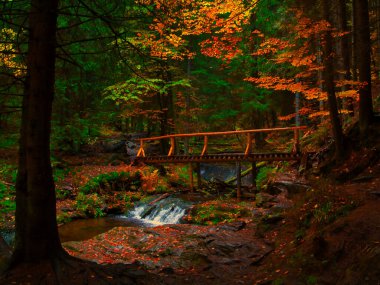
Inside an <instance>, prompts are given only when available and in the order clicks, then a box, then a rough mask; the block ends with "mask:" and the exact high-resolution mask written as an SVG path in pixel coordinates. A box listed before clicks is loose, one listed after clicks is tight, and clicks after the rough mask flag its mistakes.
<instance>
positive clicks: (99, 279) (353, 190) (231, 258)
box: [0, 141, 380, 285]
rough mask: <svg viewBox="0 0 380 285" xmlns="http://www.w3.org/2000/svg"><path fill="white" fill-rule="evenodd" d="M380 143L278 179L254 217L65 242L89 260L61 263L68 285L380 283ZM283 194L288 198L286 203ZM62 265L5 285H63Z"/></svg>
mask: <svg viewBox="0 0 380 285" xmlns="http://www.w3.org/2000/svg"><path fill="white" fill-rule="evenodd" d="M379 146H380V144H379V142H378V141H376V142H375V143H374V144H373V145H372V146H371V147H370V148H366V149H361V150H360V151H359V152H355V151H353V152H352V154H351V156H350V157H349V158H347V160H346V162H345V163H344V164H343V165H340V166H339V167H335V168H334V167H331V166H330V167H328V168H327V169H322V170H318V171H310V173H309V174H308V175H307V179H306V180H305V178H301V177H300V176H298V175H297V174H296V173H295V172H294V171H293V172H292V171H290V172H289V173H287V174H279V175H278V176H277V177H276V178H274V179H273V180H272V182H271V184H272V187H268V191H267V193H265V195H264V196H263V197H264V199H263V200H264V201H262V205H261V207H260V210H259V211H255V210H254V211H253V212H252V217H250V218H246V217H244V218H240V219H237V220H236V221H235V222H229V223H228V222H225V223H222V224H219V225H208V226H199V225H193V224H180V225H166V226H159V227H155V228H145V229H144V228H128V227H117V228H114V229H112V230H111V231H109V232H106V233H104V234H102V235H100V236H97V237H94V238H92V239H90V240H86V241H83V242H68V243H64V247H65V248H66V250H67V251H68V252H69V253H70V254H71V255H72V256H75V257H78V258H82V259H86V260H89V262H84V263H75V262H77V261H73V262H68V263H64V265H61V266H58V267H59V268H60V270H59V271H60V272H61V275H62V272H65V274H64V275H66V279H65V278H63V279H62V280H66V281H61V283H62V284H210V285H211V284H257V285H265V284H274V285H280V284H292V285H293V284H295V285H296V284H306V285H313V284H358V285H361V284H368V285H379V284H380V266H379V264H380V263H379V261H380V161H379ZM91 161H92V163H94V161H93V160H91ZM95 168H96V167H95ZM99 169H101V168H99ZM99 171H101V170H99ZM326 173H327V174H326ZM283 187H285V188H287V189H286V196H287V197H286V198H287V199H285V200H281V199H278V198H279V197H281V193H283V192H281V191H282V190H281V189H283ZM276 191H278V192H279V193H274V192H276ZM273 197H275V199H272V198H273ZM274 200H275V201H277V203H273V201H274ZM289 201H290V203H291V207H289ZM275 208H276V209H275ZM93 261H95V262H97V263H93ZM70 263H72V264H76V265H70ZM53 267H54V266H52V265H50V264H39V265H38V264H35V265H33V266H26V267H23V268H21V269H18V271H14V272H11V274H10V275H7V276H5V277H4V278H3V279H0V284H59V282H60V281H59V280H61V279H60V278H58V279H57V278H53V277H51V274H52V273H51V272H52V271H54V270H55V271H57V270H56V266H55V267H54V268H55V269H53ZM36 272H39V273H37V274H36ZM58 275H59V274H58Z"/></svg>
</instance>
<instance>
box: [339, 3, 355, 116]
mask: <svg viewBox="0 0 380 285" xmlns="http://www.w3.org/2000/svg"><path fill="white" fill-rule="evenodd" d="M337 10H338V15H339V16H338V25H339V30H340V31H341V32H344V33H347V34H346V35H344V36H342V37H341V38H340V40H339V45H340V49H339V51H340V58H341V66H340V68H341V69H342V72H341V73H340V74H341V79H342V80H350V79H351V46H350V36H349V34H348V31H349V30H348V24H347V7H346V0H338V6H337ZM346 90H347V85H344V86H343V87H342V91H346ZM343 105H344V107H345V108H346V109H347V110H349V111H350V114H351V115H354V108H353V101H352V98H348V99H346V100H343Z"/></svg>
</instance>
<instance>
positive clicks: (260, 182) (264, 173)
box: [256, 166, 276, 190]
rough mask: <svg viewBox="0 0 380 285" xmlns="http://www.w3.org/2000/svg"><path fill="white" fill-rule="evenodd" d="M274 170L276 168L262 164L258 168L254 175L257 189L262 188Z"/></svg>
mask: <svg viewBox="0 0 380 285" xmlns="http://www.w3.org/2000/svg"><path fill="white" fill-rule="evenodd" d="M275 171H276V168H274V167H271V166H263V167H260V168H259V171H258V173H257V176H256V186H257V189H259V190H262V189H263V188H264V187H265V185H266V184H267V182H268V180H269V178H270V176H271V175H272V174H273V173H274V172H275Z"/></svg>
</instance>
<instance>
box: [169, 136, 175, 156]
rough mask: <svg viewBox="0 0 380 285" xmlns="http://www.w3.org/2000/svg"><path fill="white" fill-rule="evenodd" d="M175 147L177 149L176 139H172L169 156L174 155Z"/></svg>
mask: <svg viewBox="0 0 380 285" xmlns="http://www.w3.org/2000/svg"><path fill="white" fill-rule="evenodd" d="M174 147H175V138H174V137H170V149H169V153H168V156H172V155H173V154H174Z"/></svg>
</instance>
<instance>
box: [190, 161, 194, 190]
mask: <svg viewBox="0 0 380 285" xmlns="http://www.w3.org/2000/svg"><path fill="white" fill-rule="evenodd" d="M189 178H190V192H193V191H194V177H193V164H192V163H189Z"/></svg>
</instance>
